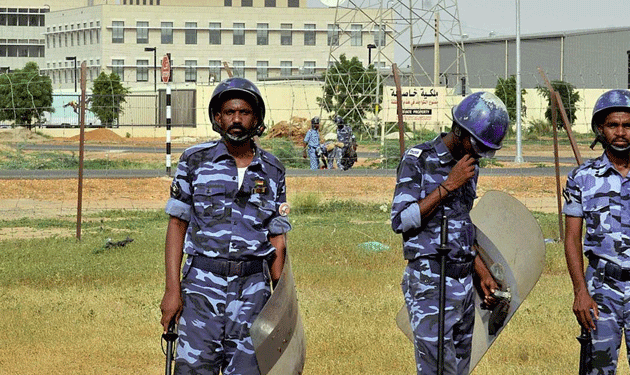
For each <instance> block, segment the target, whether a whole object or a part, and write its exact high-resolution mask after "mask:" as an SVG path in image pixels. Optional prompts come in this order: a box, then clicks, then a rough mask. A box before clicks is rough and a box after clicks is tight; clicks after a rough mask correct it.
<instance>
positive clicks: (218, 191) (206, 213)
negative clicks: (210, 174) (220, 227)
mask: <svg viewBox="0 0 630 375" xmlns="http://www.w3.org/2000/svg"><path fill="white" fill-rule="evenodd" d="M193 204H194V206H195V213H196V214H197V217H200V218H206V219H208V218H213V219H220V218H223V217H224V216H225V212H226V209H225V187H224V186H222V185H209V186H196V187H195V190H194V194H193Z"/></svg>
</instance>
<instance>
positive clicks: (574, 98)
mask: <svg viewBox="0 0 630 375" xmlns="http://www.w3.org/2000/svg"><path fill="white" fill-rule="evenodd" d="M551 87H552V88H553V89H554V91H557V92H558V93H559V94H560V98H561V99H562V104H563V106H564V110H565V112H566V113H567V117H568V118H569V122H570V123H571V124H573V121H574V120H575V112H577V103H578V102H579V101H580V93H579V92H577V91H576V90H575V86H573V85H572V84H570V83H568V82H564V81H551ZM536 89H537V90H538V93H539V94H541V95H543V96H544V97H545V98H546V99H547V104H548V107H547V110H546V111H545V118H546V119H547V120H549V122H550V123H552V121H551V97H550V93H549V89H548V88H547V86H541V85H538V86H537V87H536ZM556 126H557V127H558V129H561V128H564V122H563V121H562V116H561V115H560V113H558V115H557V119H556Z"/></svg>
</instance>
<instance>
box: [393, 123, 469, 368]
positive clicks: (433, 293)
mask: <svg viewBox="0 0 630 375" xmlns="http://www.w3.org/2000/svg"><path fill="white" fill-rule="evenodd" d="M444 135H445V134H442V135H441V136H438V137H437V138H435V139H434V140H432V141H430V142H427V143H424V144H421V145H418V146H415V147H413V148H411V149H409V150H407V152H406V153H405V155H404V156H403V158H402V160H401V162H400V164H399V166H398V176H397V183H396V190H395V192H394V200H393V203H392V213H391V219H392V229H393V230H394V231H395V232H396V233H402V235H403V253H404V258H405V259H406V260H407V261H409V264H408V266H407V267H406V268H405V271H404V273H403V280H402V291H403V294H404V296H405V302H406V304H407V310H408V312H409V316H410V320H411V327H412V329H413V332H414V336H415V340H414V348H415V354H416V364H417V371H418V374H432V373H435V372H436V371H437V352H438V348H437V341H438V339H437V335H438V324H437V323H438V307H439V280H440V273H439V270H440V268H439V257H438V252H437V248H438V247H439V245H440V232H441V226H440V217H441V214H442V210H444V213H445V214H446V216H447V218H448V244H447V246H448V248H449V249H450V252H449V253H448V257H447V262H448V263H447V277H446V311H445V337H444V347H445V352H444V354H445V356H444V367H445V368H444V370H445V372H444V373H445V374H467V373H468V368H469V366H470V351H471V345H472V333H473V323H474V291H473V283H472V267H473V259H474V257H475V255H476V254H475V251H474V249H473V247H472V245H473V243H474V238H475V229H474V226H473V224H472V222H471V219H470V215H469V212H470V210H471V209H472V206H473V200H474V199H475V195H476V185H477V178H478V174H479V169H478V167H477V168H476V171H475V176H474V177H473V178H472V179H470V180H469V181H468V182H467V183H466V184H465V185H463V186H462V187H461V188H459V189H457V190H455V191H453V192H452V193H451V194H449V196H448V197H447V198H445V199H444V200H443V205H441V206H440V207H438V208H437V209H436V211H435V212H434V213H433V214H432V215H431V216H429V217H426V218H423V217H420V208H419V205H418V203H417V202H418V200H421V199H424V198H425V197H426V196H427V195H428V194H429V193H431V192H432V191H433V190H435V189H436V188H437V187H438V185H439V184H440V183H441V182H443V181H445V180H446V178H447V176H448V174H449V172H450V171H451V169H452V168H453V166H454V165H455V164H456V162H457V161H456V160H455V159H454V158H453V156H452V155H451V154H450V152H449V150H448V148H447V147H446V145H445V144H444V142H443V141H442V137H443V136H444Z"/></svg>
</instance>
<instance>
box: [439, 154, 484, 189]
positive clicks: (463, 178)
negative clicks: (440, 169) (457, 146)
mask: <svg viewBox="0 0 630 375" xmlns="http://www.w3.org/2000/svg"><path fill="white" fill-rule="evenodd" d="M476 165H477V159H475V158H473V157H472V156H470V155H468V154H466V155H464V156H463V157H462V158H461V159H459V161H457V164H455V166H454V167H453V169H451V173H449V174H448V177H446V181H444V182H443V184H444V186H445V187H446V188H447V189H448V190H449V191H454V190H457V189H458V188H459V187H461V186H462V185H464V184H465V183H466V182H467V181H468V180H470V179H471V178H473V177H475V166H476Z"/></svg>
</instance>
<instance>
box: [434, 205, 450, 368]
mask: <svg viewBox="0 0 630 375" xmlns="http://www.w3.org/2000/svg"><path fill="white" fill-rule="evenodd" d="M447 243H448V221H447V219H446V214H445V213H444V207H443V206H442V220H441V232H440V247H439V248H438V254H439V256H440V301H439V309H438V368H437V373H438V375H442V374H444V331H445V327H444V325H445V324H444V321H445V313H446V257H447V256H448V252H449V249H448V247H447V246H446V244H447Z"/></svg>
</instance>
